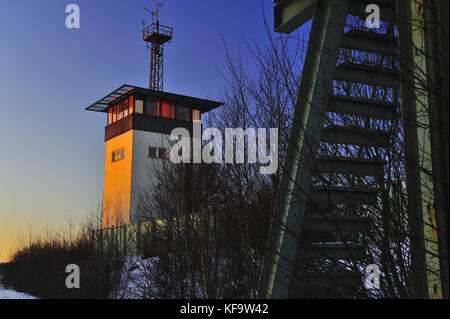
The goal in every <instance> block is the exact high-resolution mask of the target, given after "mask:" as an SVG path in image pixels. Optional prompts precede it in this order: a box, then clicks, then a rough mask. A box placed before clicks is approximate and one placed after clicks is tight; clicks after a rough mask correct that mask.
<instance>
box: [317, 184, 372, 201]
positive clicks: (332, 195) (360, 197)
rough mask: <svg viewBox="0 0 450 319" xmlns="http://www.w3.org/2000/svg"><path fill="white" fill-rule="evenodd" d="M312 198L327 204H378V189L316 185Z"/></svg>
mask: <svg viewBox="0 0 450 319" xmlns="http://www.w3.org/2000/svg"><path fill="white" fill-rule="evenodd" d="M310 198H311V200H312V201H313V202H317V203H326V204H339V203H359V204H367V205H376V204H377V198H378V191H376V190H368V189H362V188H349V187H332V188H329V187H315V188H313V189H312V191H311V194H310Z"/></svg>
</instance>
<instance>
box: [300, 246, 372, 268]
mask: <svg viewBox="0 0 450 319" xmlns="http://www.w3.org/2000/svg"><path fill="white" fill-rule="evenodd" d="M366 248H367V245H365V244H362V243H310V244H307V247H299V251H298V254H297V258H298V262H299V263H300V264H301V263H303V262H307V261H310V260H314V259H331V260H362V259H364V257H365V255H366Z"/></svg>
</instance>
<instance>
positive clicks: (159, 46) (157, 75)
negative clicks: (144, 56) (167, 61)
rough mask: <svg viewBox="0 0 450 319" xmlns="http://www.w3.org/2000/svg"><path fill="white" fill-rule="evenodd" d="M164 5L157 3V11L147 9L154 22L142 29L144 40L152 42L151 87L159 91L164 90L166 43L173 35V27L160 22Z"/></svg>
mask: <svg viewBox="0 0 450 319" xmlns="http://www.w3.org/2000/svg"><path fill="white" fill-rule="evenodd" d="M162 5H163V4H162V3H157V4H156V11H150V10H148V9H145V10H146V11H148V12H149V13H150V14H151V15H152V24H151V25H149V26H148V27H147V28H145V29H144V30H143V31H142V34H143V40H144V41H145V42H147V43H150V44H151V47H150V81H149V87H150V89H153V90H157V91H162V90H163V73H164V43H166V42H171V40H172V35H173V28H171V27H168V26H164V25H161V24H160V23H159V19H158V12H159V7H160V6H162ZM155 21H156V22H155Z"/></svg>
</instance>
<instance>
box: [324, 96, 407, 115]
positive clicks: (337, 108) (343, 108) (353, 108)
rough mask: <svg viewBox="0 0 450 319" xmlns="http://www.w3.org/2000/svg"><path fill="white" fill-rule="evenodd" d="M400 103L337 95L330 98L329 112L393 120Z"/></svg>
mask: <svg viewBox="0 0 450 319" xmlns="http://www.w3.org/2000/svg"><path fill="white" fill-rule="evenodd" d="M397 107H398V105H396V104H394V103H389V102H384V101H376V100H367V99H363V98H360V97H352V96H343V95H336V96H333V97H331V98H330V103H329V104H328V112H334V113H339V114H350V115H358V116H363V117H365V118H379V119H384V120H393V119H395V118H396V114H397V112H396V109H397Z"/></svg>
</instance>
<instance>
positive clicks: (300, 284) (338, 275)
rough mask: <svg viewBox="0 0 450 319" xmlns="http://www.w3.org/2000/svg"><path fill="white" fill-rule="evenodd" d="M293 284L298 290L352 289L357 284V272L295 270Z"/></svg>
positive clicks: (308, 291)
mask: <svg viewBox="0 0 450 319" xmlns="http://www.w3.org/2000/svg"><path fill="white" fill-rule="evenodd" d="M293 279H294V281H293V286H294V287H296V288H298V289H299V290H300V292H302V291H303V292H306V293H310V292H311V290H331V291H336V289H337V288H344V289H345V290H354V289H355V288H356V287H357V286H358V281H359V280H358V279H359V276H358V274H356V273H354V272H350V271H349V272H297V273H296V274H295V275H294V276H293Z"/></svg>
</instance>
